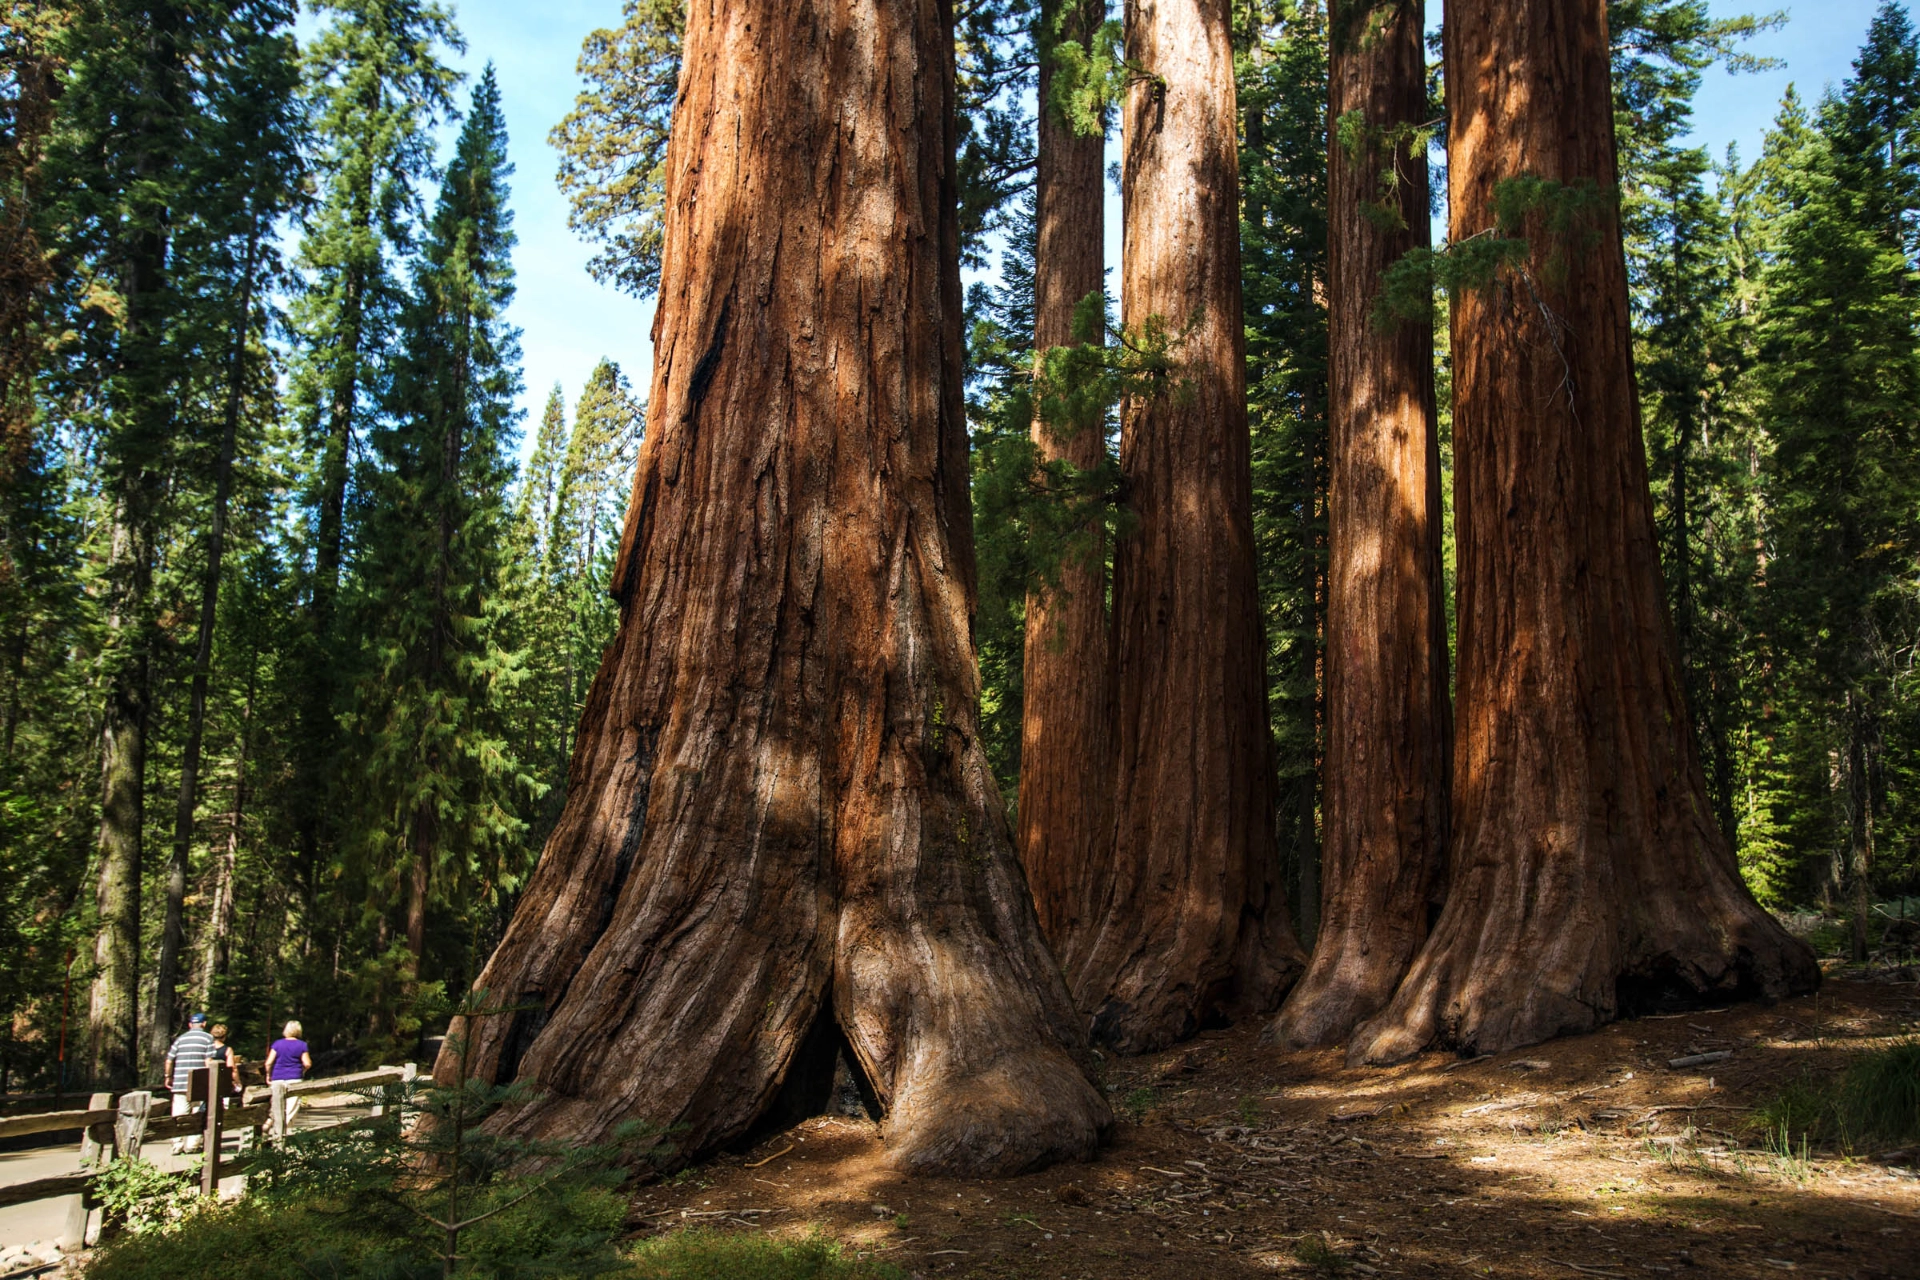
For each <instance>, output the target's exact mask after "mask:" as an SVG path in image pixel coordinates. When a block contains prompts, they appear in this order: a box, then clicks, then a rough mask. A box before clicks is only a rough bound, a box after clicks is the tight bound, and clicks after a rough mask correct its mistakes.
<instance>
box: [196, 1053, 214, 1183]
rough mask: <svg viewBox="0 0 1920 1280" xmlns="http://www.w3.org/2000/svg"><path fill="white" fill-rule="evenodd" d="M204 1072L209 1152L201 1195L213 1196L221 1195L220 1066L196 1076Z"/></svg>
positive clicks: (203, 1165) (204, 1069)
mask: <svg viewBox="0 0 1920 1280" xmlns="http://www.w3.org/2000/svg"><path fill="white" fill-rule="evenodd" d="M202 1072H204V1073H205V1074H206V1081H207V1083H206V1089H207V1151H206V1157H205V1159H203V1160H202V1161H201V1162H200V1194H201V1195H207V1196H213V1195H219V1194H220V1066H219V1064H218V1063H209V1064H208V1065H206V1066H204V1067H201V1068H200V1069H199V1070H198V1071H196V1072H194V1074H195V1075H199V1074H201V1073H202Z"/></svg>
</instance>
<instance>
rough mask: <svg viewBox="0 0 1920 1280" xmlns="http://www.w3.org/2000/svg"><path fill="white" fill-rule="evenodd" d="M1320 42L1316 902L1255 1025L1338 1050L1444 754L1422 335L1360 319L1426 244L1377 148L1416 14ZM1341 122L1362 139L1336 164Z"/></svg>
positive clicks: (1421, 158)
mask: <svg viewBox="0 0 1920 1280" xmlns="http://www.w3.org/2000/svg"><path fill="white" fill-rule="evenodd" d="M1331 25H1332V49H1331V63H1330V66H1329V72H1330V75H1329V90H1330V92H1329V114H1330V118H1331V119H1332V120H1333V121H1334V126H1335V127H1334V130H1333V136H1332V138H1331V139H1330V142H1329V148H1328V170H1327V189H1328V197H1329V204H1330V207H1329V219H1328V221H1329V227H1330V229H1331V234H1330V236H1329V239H1328V271H1327V276H1328V280H1327V284H1328V312H1329V333H1328V356H1329V364H1330V368H1329V375H1330V376H1329V392H1330V403H1329V406H1328V408H1329V410H1330V413H1329V419H1330V426H1331V436H1332V439H1331V453H1332V480H1331V484H1330V486H1329V510H1328V524H1329V530H1328V532H1329V539H1330V544H1331V545H1330V551H1331V553H1332V554H1331V556H1330V566H1329V573H1328V591H1327V639H1328V644H1327V758H1326V759H1327V768H1326V801H1325V804H1326V809H1325V817H1324V819H1323V828H1322V831H1323V836H1322V839H1323V846H1322V852H1321V857H1320V863H1321V872H1322V876H1323V880H1322V885H1323V889H1322V894H1323V896H1322V898H1321V924H1320V932H1319V935H1318V937H1317V938H1316V939H1315V942H1314V948H1313V958H1312V962H1311V963H1310V964H1309V965H1308V967H1307V972H1306V975H1305V976H1304V977H1302V978H1301V980H1300V985H1299V986H1297V987H1295V988H1294V990H1293V993H1292V994H1291V995H1289V996H1288V997H1287V1003H1286V1005H1285V1007H1284V1008H1282V1009H1281V1011H1280V1017H1279V1018H1278V1019H1277V1020H1276V1022H1275V1023H1274V1027H1273V1037H1274V1039H1275V1040H1277V1041H1278V1042H1279V1043H1283V1044H1289V1045H1293V1046H1295V1047H1299V1048H1307V1047H1313V1046H1319V1045H1326V1044H1334V1043H1338V1042H1341V1041H1344V1040H1345V1039H1346V1038H1347V1036H1348V1035H1349V1034H1350V1033H1351V1032H1352V1030H1353V1028H1354V1027H1355V1025H1357V1024H1358V1023H1359V1022H1360V1021H1361V1020H1362V1019H1363V1018H1369V1017H1372V1016H1373V1015H1374V1014H1376V1013H1378V1012H1379V1011H1380V1010H1381V1008H1383V1007H1384V1006H1385V1005H1386V1003H1387V1001H1388V999H1390V998H1391V997H1392V995H1393V990H1394V988H1395V987H1396V986H1398V985H1399V983H1400V979H1401V978H1402V977H1403V976H1404V975H1405V974H1406V971H1407V966H1408V965H1409V964H1411V963H1412V962H1413V958H1414V956H1415V955H1416V954H1417V953H1418V952H1419V950H1420V944H1421V943H1423V942H1425V941H1426V937H1427V926H1428V924H1429V922H1430V921H1431V920H1432V918H1433V915H1434V914H1435V912H1436V911H1437V909H1438V906H1439V899H1440V896H1441V892H1442V890H1443V888H1444V871H1445V865H1446V851H1447V787H1448V776H1449V764H1450V761H1449V757H1448V753H1449V751H1450V749H1451V743H1450V741H1449V738H1450V732H1451V723H1450V721H1451V714H1452V712H1451V708H1450V705H1449V702H1448V689H1447V636H1446V608H1445V605H1444V603H1443V602H1442V599H1441V594H1440V593H1441V586H1442V576H1443V575H1442V568H1441V548H1440V538H1441V504H1440V440H1439V434H1438V432H1437V431H1436V429H1435V419H1434V400H1433V331H1432V328H1431V326H1430V325H1428V324H1427V322H1426V321H1425V320H1420V321H1400V322H1397V323H1395V324H1393V325H1392V327H1391V328H1383V327H1382V325H1381V324H1380V323H1378V322H1376V319H1375V301H1376V299H1377V298H1378V296H1379V292H1380V284H1381V278H1382V276H1383V274H1384V273H1385V272H1386V270H1387V268H1389V267H1390V266H1392V265H1393V264H1394V263H1395V262H1397V261H1399V260H1400V259H1401V258H1402V257H1404V256H1405V255H1406V254H1407V253H1408V252H1410V251H1411V250H1413V249H1415V248H1422V247H1425V246H1426V245H1427V244H1428V243H1429V236H1428V230H1427V227H1428V212H1427V207H1428V206H1427V158H1426V151H1425V143H1424V142H1411V143H1410V142H1409V140H1408V139H1407V138H1406V137H1404V136H1401V137H1399V138H1398V139H1396V137H1395V135H1394V132H1393V131H1394V130H1396V129H1403V130H1404V129H1412V128H1415V127H1417V126H1418V125H1419V124H1420V123H1421V122H1422V121H1423V120H1424V119H1425V118H1426V114H1425V113H1426V105H1427V101H1426V99H1427V88H1426V52H1425V49H1424V47H1423V42H1422V34H1423V32H1422V28H1423V14H1422V11H1421V7H1420V6H1419V5H1418V4H1416V3H1412V0H1402V2H1400V3H1397V4H1395V5H1394V7H1393V8H1392V9H1390V10H1385V11H1382V10H1378V9H1375V10H1371V11H1369V10H1368V9H1367V8H1366V3H1365V0H1347V2H1346V3H1341V4H1338V5H1336V6H1335V9H1334V13H1333V20H1332V24H1331ZM1351 112H1358V113H1360V119H1361V120H1363V121H1364V122H1365V125H1366V133H1365V135H1364V137H1365V141H1364V143H1360V142H1359V140H1358V139H1357V138H1356V139H1354V142H1355V143H1356V145H1355V146H1354V147H1353V148H1352V149H1349V148H1348V147H1347V146H1345V145H1343V144H1342V141H1341V138H1340V121H1341V120H1342V119H1343V118H1346V117H1348V115H1349V113H1351ZM1349 132H1350V133H1351V132H1352V131H1351V130H1350V129H1349ZM1410 152H1411V154H1410ZM1388 171H1391V172H1393V173H1394V174H1395V175H1396V177H1395V180H1394V182H1393V184H1392V185H1390V186H1384V187H1383V185H1382V181H1381V177H1380V175H1381V174H1382V173H1383V172H1388ZM1369 205H1371V206H1373V207H1372V208H1371V209H1370V208H1368V206H1369ZM1383 212H1395V213H1397V214H1398V216H1399V222H1400V224H1401V225H1400V226H1399V227H1397V228H1395V227H1391V226H1388V225H1383V222H1384V221H1385V219H1384V217H1383V216H1382V215H1383Z"/></svg>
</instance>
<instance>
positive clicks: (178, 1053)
mask: <svg viewBox="0 0 1920 1280" xmlns="http://www.w3.org/2000/svg"><path fill="white" fill-rule="evenodd" d="M301 1034H302V1032H301V1028H300V1024H299V1023H298V1022H289V1023H287V1025H286V1026H285V1027H284V1028H282V1029H281V1032H280V1038H279V1039H278V1040H275V1041H274V1042H273V1043H272V1044H271V1045H269V1046H268V1048H267V1061H266V1068H267V1081H268V1083H269V1084H271V1083H272V1082H273V1081H275V1080H303V1079H305V1078H306V1074H307V1072H309V1071H311V1070H313V1054H312V1052H311V1051H310V1050H309V1048H308V1046H307V1042H306V1041H305V1040H303V1039H301ZM209 1065H211V1066H216V1067H219V1068H220V1069H221V1070H220V1071H219V1072H217V1073H216V1075H215V1077H214V1078H215V1081H216V1082H217V1083H218V1085H219V1086H220V1087H219V1094H220V1096H221V1098H222V1099H223V1100H224V1099H225V1098H227V1097H232V1096H235V1095H237V1094H239V1093H240V1092H241V1088H242V1086H241V1083H240V1058H239V1055H237V1054H235V1053H234V1051H233V1047H232V1046H231V1045H229V1044H228V1043H227V1026H226V1024H225V1023H224V1022H216V1023H214V1024H213V1025H212V1026H211V1027H209V1026H208V1025H207V1015H206V1014H204V1013H195V1014H193V1015H191V1016H190V1017H188V1019H187V1029H186V1030H185V1031H183V1032H181V1033H180V1035H179V1036H177V1037H176V1038H175V1039H174V1042H173V1044H172V1045H171V1046H169V1047H168V1049H167V1064H166V1079H167V1087H168V1088H169V1089H171V1090H172V1091H173V1111H172V1114H174V1115H176V1116H184V1115H190V1114H192V1113H193V1112H196V1111H203V1110H205V1109H206V1103H205V1102H195V1101H193V1089H192V1086H193V1073H194V1072H196V1071H204V1070H205V1069H206V1068H207V1067H208V1066H209ZM200 1144H201V1140H200V1138H199V1137H197V1136H196V1137H191V1138H176V1139H174V1143H173V1149H174V1151H175V1152H176V1153H179V1152H182V1151H198V1150H199V1149H200Z"/></svg>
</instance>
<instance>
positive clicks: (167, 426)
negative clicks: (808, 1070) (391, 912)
mask: <svg viewBox="0 0 1920 1280" xmlns="http://www.w3.org/2000/svg"><path fill="white" fill-rule="evenodd" d="M181 24H182V15H181V14H180V12H179V11H178V10H177V9H175V8H174V7H173V6H171V5H164V4H161V5H154V6H152V8H151V10H150V11H149V12H147V13H145V14H144V15H142V17H141V20H140V21H139V23H138V24H137V34H136V33H134V32H129V34H128V37H127V38H129V39H133V40H137V41H138V42H139V45H140V51H141V68H142V72H143V74H144V77H145V83H144V85H143V86H142V93H141V94H140V95H139V99H140V101H141V103H142V106H141V109H140V110H139V111H137V112H136V113H134V116H133V118H132V122H131V124H132V127H131V130H130V132H131V134H132V137H131V139H130V141H129V143H128V145H127V156H128V161H129V163H128V169H129V172H130V174H131V175H132V181H131V182H130V183H129V184H128V195H129V199H128V202H127V203H128V209H129V217H128V219H127V223H128V227H127V231H126V239H125V241H124V242H123V243H121V244H120V245H118V246H116V255H115V256H116V257H118V259H119V261H118V262H117V263H116V265H117V266H118V267H119V269H120V272H121V275H120V279H119V285H120V289H121V293H122V296H123V298H124V300H125V308H126V309H125V318H124V321H123V323H122V328H121V331H120V334H119V338H118V344H117V350H116V352H115V367H114V369H113V372H112V375H111V379H110V381H109V384H108V399H109V403H110V404H111V406H112V425H111V438H110V441H109V445H108V461H107V464H106V471H107V478H106V488H107V491H108V492H109V493H110V494H112V496H113V525H112V531H111V533H110V534H109V537H108V551H107V566H106V569H107V572H106V579H107V591H108V595H109V604H108V611H107V629H108V633H109V635H110V637H111V639H110V641H109V646H108V648H109V654H110V657H109V664H110V669H109V671H108V675H107V698H106V708H105V714H104V715H103V717H102V727H101V782H102V785H101V806H100V837H99V844H100V877H99V881H98V886H97V890H96V894H97V897H96V907H97V911H98V914H99V919H100V932H99V934H98V935H97V937H96V939H95V943H94V965H95V969H94V981H93V992H92V1000H91V1005H92V1027H91V1040H92V1050H93V1070H94V1078H95V1079H96V1081H105V1082H110V1083H115V1084H120V1083H131V1082H132V1081H133V1080H134V1078H135V1077H136V1074H137V1072H138V1069H139V1055H140V1042H139V981H140V890H141V872H142V866H141V864H142V858H143V856H144V850H143V841H144V825H145V817H146V764H147V714H148V708H149V705H150V703H151V699H152V689H151V684H150V681H151V669H150V668H151V661H152V652H153V644H154V628H153V619H152V616H151V615H152V593H153V552H154V540H155V530H154V522H155V520H156V519H157V517H158V510H157V508H158V505H159V502H160V495H161V491H162V489H163V486H164V484H165V477H166V473H165V469H164V459H165V456H166V452H167V450H168V447H169V444H170V437H171V435H172V431H173V405H172V396H173V394H174V390H175V388H174V384H173V378H174V373H173V370H172V363H171V360H170V358H169V356H168V354H167V353H166V352H165V351H164V350H163V348H162V341H161V335H162V321H163V318H164V311H165V308H166V306H167V300H166V293H167V275H166V272H167V255H168V247H169V245H168V231H167V228H168V225H169V210H168V209H167V208H166V206H165V203H164V198H163V195H162V193H164V192H165V191H166V190H167V188H168V186H169V185H170V180H171V178H172V174H171V169H172V167H173V166H174V165H175V164H176V163H177V158H176V156H175V154H174V151H173V148H174V145H175V142H176V139H177V135H176V131H177V129H178V128H179V114H180V112H181V111H182V110H183V106H184V102H183V100H184V97H185V92H184V88H183V86H182V84H181V74H180V73H181V59H182V50H181V47H180V38H181Z"/></svg>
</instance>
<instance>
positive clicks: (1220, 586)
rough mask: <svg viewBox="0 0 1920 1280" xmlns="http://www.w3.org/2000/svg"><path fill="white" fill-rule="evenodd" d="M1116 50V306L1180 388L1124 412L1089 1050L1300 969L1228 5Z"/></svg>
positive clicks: (1168, 22)
mask: <svg viewBox="0 0 1920 1280" xmlns="http://www.w3.org/2000/svg"><path fill="white" fill-rule="evenodd" d="M1127 49H1128V54H1129V57H1130V58H1131V59H1133V60H1134V61H1135V62H1136V63H1137V64H1138V65H1139V66H1140V67H1142V68H1143V69H1144V70H1145V72H1147V73H1148V74H1149V75H1150V76H1152V77H1155V78H1154V79H1140V80H1137V81H1136V82H1135V83H1134V85H1133V86H1132V88H1131V89H1130V91H1129V93H1128V95H1127V100H1126V105H1125V111H1124V129H1125V146H1126V155H1125V180H1124V190H1123V195H1122V200H1123V204H1124V209H1125V218H1126V245H1125V253H1124V263H1123V266H1122V271H1121V274H1122V284H1121V307H1122V311H1123V314H1124V317H1125V323H1126V325H1127V327H1128V328H1129V329H1134V330H1138V329H1140V328H1141V327H1142V326H1143V325H1144V324H1145V323H1146V321H1147V320H1148V318H1149V317H1151V316H1159V317H1161V318H1162V319H1163V320H1165V322H1166V323H1167V324H1168V326H1169V327H1170V328H1171V329H1172V330H1174V331H1175V332H1177V333H1181V334H1182V335H1183V336H1182V337H1181V339H1180V341H1179V345H1178V348H1177V351H1176V352H1175V354H1176V356H1177V359H1178V364H1179V374H1178V385H1177V386H1173V387H1169V388H1168V389H1166V390H1164V391H1162V392H1161V393H1159V394H1156V395H1151V396H1141V397H1138V398H1135V399H1133V400H1131V401H1130V402H1129V403H1127V404H1126V405H1124V406H1123V407H1122V411H1121V436H1120V467H1121V471H1122V473H1123V474H1124V477H1125V483H1126V487H1127V493H1128V500H1129V503H1130V505H1131V507H1132V509H1133V512H1134V516H1135V520H1136V524H1135V528H1134V531H1133V532H1132V533H1131V534H1130V535H1129V536H1127V537H1126V538H1123V539H1121V540H1120V541H1119V543H1118V544H1117V546H1116V547H1115V555H1114V624H1113V625H1114V646H1115V648H1114V669H1115V684H1114V691H1115V692H1114V699H1115V724H1116V730H1115V751H1116V753H1117V763H1116V770H1115V779H1116V781H1115V789H1114V807H1115V823H1114V853H1113V859H1112V863H1111V866H1110V878H1109V883H1108V885H1107V886H1106V891H1105V893H1104V894H1103V895H1102V901H1103V904H1104V905H1103V910H1102V913H1101V915H1100V918H1099V919H1098V920H1097V921H1095V922H1094V929H1095V932H1094V934H1093V937H1092V938H1091V939H1090V940H1089V942H1088V943H1087V944H1086V947H1085V950H1084V954H1085V956H1086V959H1085V960H1084V961H1082V962H1079V963H1077V964H1076V965H1075V967H1074V968H1073V969H1072V970H1071V971H1069V973H1068V980H1069V981H1070V982H1071V983H1072V984H1073V987H1074V994H1075V997H1076V998H1077V999H1078V1001H1079V1002H1080V1005H1081V1007H1082V1008H1083V1009H1086V1010H1088V1011H1089V1012H1090V1013H1091V1014H1092V1015H1093V1028H1094V1035H1095V1038H1096V1039H1099V1040H1101V1041H1102V1042H1104V1043H1107V1044H1110V1045H1112V1046H1113V1047H1114V1048H1116V1049H1118V1050H1120V1051H1121V1052H1127V1053H1135V1052H1144V1051H1147V1050H1151V1049H1155V1048H1158V1047H1160V1046H1163V1045H1166V1044H1169V1043H1171V1042H1173V1041H1175V1040H1178V1039H1180V1038H1181V1037H1183V1036H1187V1035H1190V1034H1192V1033H1193V1032H1194V1031H1195V1030H1197V1029H1198V1028H1199V1027H1200V1026H1201V1024H1202V1022H1203V1021H1204V1020H1205V1019H1207V1018H1209V1017H1211V1016H1214V1015H1216V1014H1219V1013H1223V1012H1247V1013H1264V1012H1269V1011H1271V1010H1272V1009H1273V1008H1274V1007H1275V1006H1277V1005H1278V1004H1279V1002H1280V998H1281V997H1282V996H1283V995H1285V994H1286V990H1287V987H1288V986H1289V985H1291V983H1292V981H1293V980H1294V978H1296V977H1297V976H1298V975H1299V972H1300V969H1301V967H1302V965H1303V963H1304V957H1303V956H1302V955H1301V953H1300V947H1299V944H1298V943H1297V942H1295V941H1294V937H1293V932H1292V930H1291V929H1290V928H1289V927H1288V924H1287V913H1286V902H1285V893H1284V891H1283V890H1282V888H1281V885H1280V867H1279V857H1278V851H1277V846H1276V844H1275V839H1274V830H1273V786H1274V784H1273V759H1272V746H1271V743H1270V741H1269V739H1268V732H1267V721H1266V677H1265V669H1264V664H1265V650H1264V645H1263V643H1262V634H1261V626H1260V617H1259V609H1258V602H1257V597H1256V590H1257V588H1256V584H1255V579H1254V563H1253V517H1252V510H1253V497H1252V483H1253V482H1252V475H1251V472H1250V470H1249V460H1248V454H1249V442H1248V438H1247V408H1246V368H1245V350H1246V344H1245V335H1244V334H1243V332H1242V329H1241V313H1240V307H1241V303H1240V225H1239V162H1238V156H1237V154H1236V150H1235V146H1236V129H1235V123H1236V119H1237V111H1236V105H1235V100H1234V85H1233V48H1232V44H1231V41H1230V32H1229V27H1228V8H1227V4H1226V3H1225V0H1135V2H1134V3H1132V4H1130V5H1129V6H1128V8H1127ZM1066 950H1067V951H1068V953H1069V954H1076V949H1075V948H1073V947H1068V948H1066Z"/></svg>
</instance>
